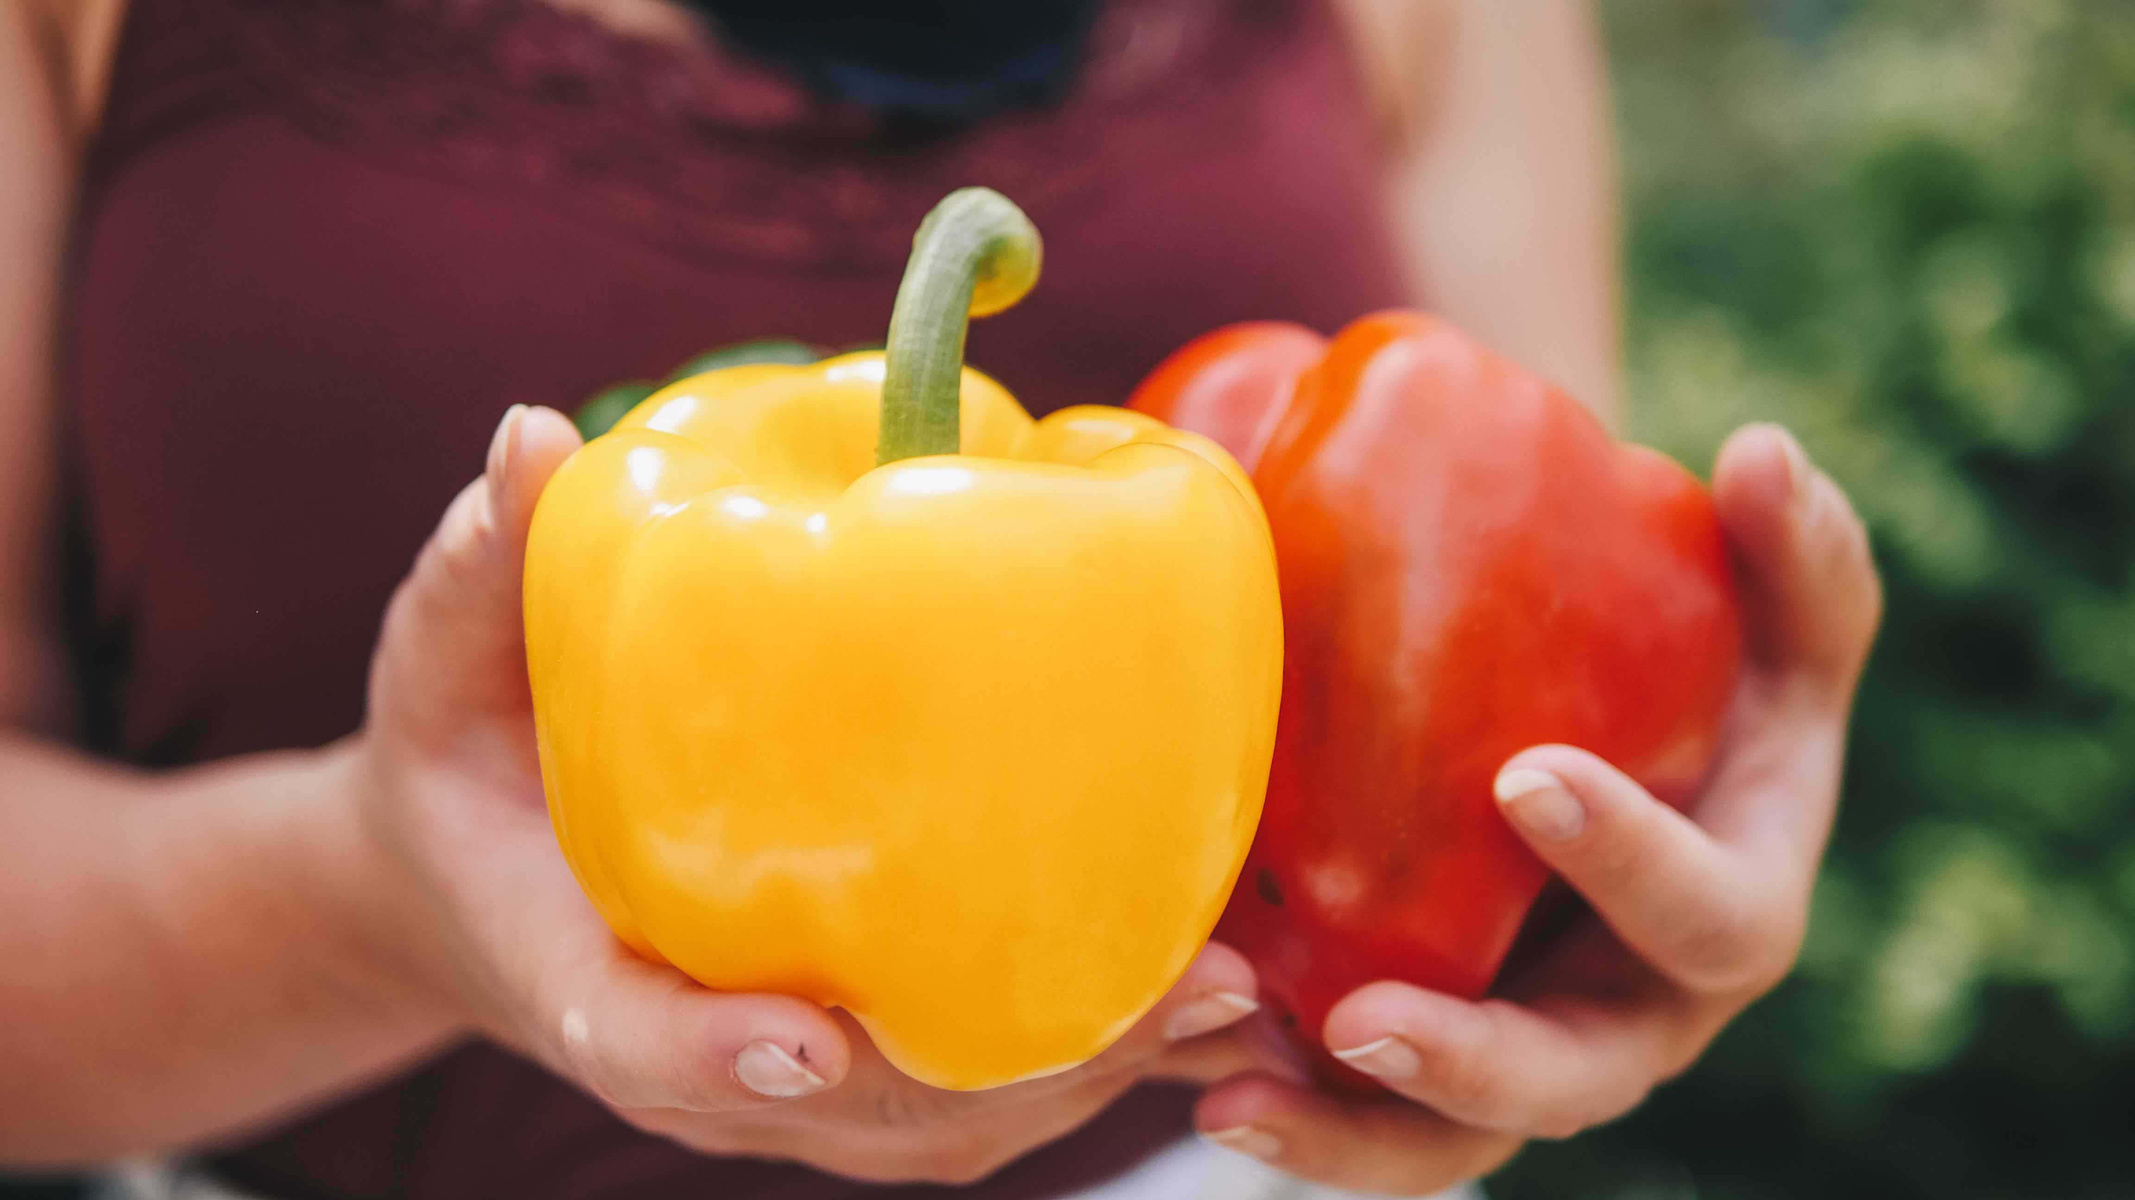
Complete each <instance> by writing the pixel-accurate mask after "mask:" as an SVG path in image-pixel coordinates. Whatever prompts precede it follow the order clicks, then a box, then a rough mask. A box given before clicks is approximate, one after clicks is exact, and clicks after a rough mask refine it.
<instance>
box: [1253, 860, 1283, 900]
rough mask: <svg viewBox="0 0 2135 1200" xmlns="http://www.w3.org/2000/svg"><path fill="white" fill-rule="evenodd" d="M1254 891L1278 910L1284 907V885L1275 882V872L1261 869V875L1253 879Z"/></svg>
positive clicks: (1264, 868)
mask: <svg viewBox="0 0 2135 1200" xmlns="http://www.w3.org/2000/svg"><path fill="white" fill-rule="evenodd" d="M1253 890H1255V891H1257V892H1259V893H1260V898H1261V899H1263V900H1265V901H1267V902H1268V903H1270V904H1272V905H1274V906H1275V907H1277V908H1281V907H1282V885H1281V884H1278V883H1276V882H1275V872H1273V871H1270V870H1268V869H1267V868H1266V867H1262V868H1260V874H1258V875H1256V876H1254V877H1253Z"/></svg>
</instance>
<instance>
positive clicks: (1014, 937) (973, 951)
mask: <svg viewBox="0 0 2135 1200" xmlns="http://www.w3.org/2000/svg"><path fill="white" fill-rule="evenodd" d="M1038 261H1039V242H1038V236H1037V231H1036V230H1035V229H1033V228H1032V227H1031V225H1030V222H1029V221H1028V220H1027V219H1026V218H1025V217H1024V215H1023V213H1022V212H1021V211H1020V210H1019V209H1017V208H1016V207H1015V206H1014V205H1013V204H1011V203H1009V202H1008V201H1007V200H1006V199H1005V198H1003V197H1001V196H1000V195H998V194H996V193H993V192H990V191H986V190H984V189H976V188H970V189H964V190H962V191H959V192H956V193H953V194H952V195H950V196H949V197H948V198H947V199H946V200H944V201H943V202H942V203H941V205H939V206H938V207H937V208H936V209H935V211H934V212H933V213H932V214H931V215H930V216H929V217H928V218H927V221H926V223H925V224H924V225H922V226H921V228H920V230H919V233H918V236H917V237H916V238H915V239H914V246H913V252H912V259H911V263H910V265H909V266H908V268H907V271H906V275H905V280H904V283H903V285H902V287H901V288H900V289H899V291H898V295H897V302H896V307H895V309H894V311H893V314H892V317H891V321H890V331H889V339H888V343H887V349H886V350H885V351H882V352H875V353H863V354H848V355H844V356H841V357H837V358H832V359H829V360H827V361H824V362H821V363H816V364H813V365H808V366H783V365H753V366H741V367H732V368H728V369H725V370H719V371H714V372H711V373H709V374H703V375H698V376H695V377H693V378H689V379H684V380H681V381H679V382H676V383H674V384H672V385H670V386H668V387H665V388H663V389H662V390H660V391H658V392H656V393H655V394H653V395H651V396H650V397H648V398H647V399H645V400H644V401H643V402H642V403H641V404H639V405H638V406H637V407H636V408H635V409H633V410H632V411H631V412H630V414H629V415H628V416H627V417H625V418H624V419H623V420H622V421H621V422H620V423H619V424H618V425H617V426H616V427H615V429H614V430H613V431H612V432H610V433H608V434H606V435H604V436H602V437H599V438H596V439H594V440H593V441H591V442H589V443H587V444H586V445H585V447H584V448H582V449H581V450H579V451H578V452H577V453H576V454H575V455H574V456H573V457H572V458H571V459H570V460H569V461H568V462H566V463H565V464H564V466H563V467H562V469H560V470H559V471H558V472H557V473H556V475H555V477H554V479H553V480H552V481H551V482H550V483H549V485H548V488H547V490H546V491H545V492H544V493H543V495H542V498H541V501H540V505H539V507H538V509H537V511H536V513H535V517H534V525H533V532H532V535H531V537H530V539H529V542H528V546H527V558H526V640H527V662H528V667H529V670H530V673H531V677H532V683H533V694H534V708H535V724H536V729H537V732H538V736H539V743H540V751H541V769H542V776H543V780H544V782H545V785H546V788H547V793H548V799H549V812H550V816H551V818H552V820H553V822H554V825H555V829H556V835H557V839H558V841H559V842H560V843H561V845H562V848H563V852H564V856H565V857H566V859H568V860H569V862H570V865H571V869H572V870H573V871H574V872H575V873H576V875H577V877H578V880H579V883H580V884H581V885H582V886H583V887H584V889H585V891H586V894H587V896H588V897H590V899H591V900H592V902H593V904H594V906H595V907H596V908H597V909H598V910H599V911H600V913H601V915H602V916H603V917H604V918H605V919H606V920H607V922H608V923H609V925H610V926H612V927H613V928H614V930H615V932H616V934H617V936H619V937H620V938H621V939H622V940H623V941H624V942H626V943H627V944H628V945H629V946H631V947H632V948H633V949H635V950H636V951H637V952H638V953H640V954H642V955H644V956H646V957H647V958H650V959H653V960H656V961H660V962H665V963H670V964H672V965H674V966H675V967H677V968H679V969H680V970H681V971H683V972H684V973H686V974H688V975H689V976H690V977H692V978H694V979H696V980H697V981H699V982H700V983H703V984H704V985H706V986H708V987H711V988H715V989H720V990H725V991H750V992H778V993H785V994H789V995H796V996H802V997H806V998H809V999H811V1000H814V1001H817V1002H819V1003H822V1004H825V1005H835V1006H840V1007H843V1008H844V1009H846V1010H847V1011H848V1012H850V1013H851V1014H852V1015H853V1016H854V1017H855V1018H856V1019H857V1020H858V1021H859V1022H860V1024H861V1025H862V1026H863V1027H864V1028H865V1029H866V1030H867V1032H868V1034H869V1036H870V1037H871V1038H872V1039H873V1040H874V1041H875V1043H876V1044H877V1045H878V1046H879V1047H880V1048H881V1050H882V1051H883V1053H884V1054H885V1055H886V1056H887V1057H888V1058H889V1060H890V1061H891V1062H892V1063H894V1064H895V1065H896V1066H897V1067H899V1068H900V1069H902V1070H903V1071H905V1072H906V1073H907V1074H909V1075H911V1076H913V1077H914V1078H917V1079H919V1080H921V1081H923V1082H926V1083H930V1084H934V1085H936V1086H940V1087H947V1088H959V1089H972V1088H983V1087H991V1086H995V1085H999V1084H1005V1083H1010V1082H1013V1081H1016V1080H1019V1079H1028V1078H1033V1077H1036V1076H1040V1075H1045V1074H1049V1073H1052V1072H1055V1071H1060V1070H1064V1069H1067V1068H1069V1067H1072V1066H1075V1065H1077V1064H1079V1063H1082V1062H1084V1061H1087V1060H1088V1059H1090V1058H1091V1057H1093V1056H1095V1055H1096V1054H1097V1053H1098V1052H1100V1051H1101V1050H1103V1049H1104V1048H1105V1047H1106V1046H1108V1045H1109V1044H1111V1042H1112V1041H1114V1040H1115V1039H1116V1038H1118V1037H1119V1035H1120V1034H1122V1033H1124V1032H1125V1031H1126V1030H1127V1028H1128V1027H1129V1026H1131V1025H1132V1024H1133V1023H1134V1022H1135V1021H1136V1020H1137V1019H1138V1018H1139V1017H1141V1016H1142V1015H1143V1014H1144V1013H1146V1012H1147V1011H1148V1010H1149V1009H1150V1008H1151V1007H1152V1006H1153V1005H1154V1004H1155V1003H1156V1001H1157V1000H1158V999H1159V998H1160V997H1161V996H1162V995H1163V993H1164V992H1165V991H1166V990H1167V989H1168V988H1169V987H1170V985H1171V984H1172V983H1173V982H1174V981H1175V980H1176V979H1177V978H1178V977H1179V976H1180V975H1181V974H1182V973H1183V972H1184V970H1185V968H1186V967H1187V965H1188V964H1189V963H1190V962H1191V961H1192V959H1193V957H1194V955H1195V954H1196V953H1197V952H1198V951H1199V949H1200V948H1201V946H1202V945H1203V944H1204V943H1205V942H1206V941H1207V938H1208V935H1209V932H1210V930H1211V929H1212V928H1213V927H1214V925H1215V922H1216V918H1217V915H1218V914H1219V913H1220V912H1221V910H1222V907H1223V903H1224V899H1225V897H1226V896H1227V895H1228V894H1229V892H1230V889H1231V884H1232V882H1233V880H1234V878H1235V877H1236V875H1237V873H1238V870H1239V866H1240V863H1241V862H1242V861H1243V859H1244V855H1245V851H1246V847H1247V845H1248V844H1249V843H1250V842H1251V841H1252V837H1253V832H1254V829H1255V826H1256V824H1257V822H1258V820H1259V816H1260V807H1261V800H1262V797H1263V794H1264V792H1265V788H1266V783H1267V772H1268V762H1269V757H1270V754H1271V753H1272V749H1273V742H1274V733H1275V715H1276V708H1277V702H1278V693H1279V691H1280V687H1281V675H1282V620H1281V615H1280V612H1279V602H1278V598H1277V588H1276V578H1275V559H1274V552H1273V549H1272V543H1271V541H1270V538H1269V535H1268V530H1267V522H1266V518H1265V517H1264V515H1263V514H1262V512H1261V510H1260V506H1259V502H1258V501H1257V500H1256V499H1255V498H1254V494H1253V490H1252V487H1251V485H1250V483H1249V482H1248V481H1247V479H1246V477H1245V475H1244V474H1243V473H1242V472H1241V471H1240V470H1239V468H1238V466H1237V464H1236V463H1235V462H1233V461H1232V460H1231V458H1230V457H1229V456H1228V455H1227V454H1226V453H1225V452H1224V451H1223V450H1222V449H1221V448H1220V447H1218V446H1217V445H1216V444H1215V443H1214V442H1211V441H1209V440H1207V439H1205V438H1202V437H1200V436H1198V435H1195V434H1191V433H1186V432H1183V431H1179V430H1174V429H1171V428H1169V427H1168V426H1165V425H1164V424H1162V423H1160V422H1158V421H1156V420H1154V419H1152V418H1149V417H1144V416H1140V415H1139V414H1136V413H1132V412H1128V411H1125V410H1123V409H1112V408H1097V407H1080V408H1071V409H1067V410H1064V411H1061V412H1057V413H1054V414H1052V415H1051V416H1048V417H1046V418H1045V419H1044V420H1039V421H1034V420H1032V419H1031V418H1030V417H1029V416H1028V415H1027V414H1026V413H1025V412H1024V410H1023V409H1022V407H1021V406H1020V405H1018V404H1017V402H1016V400H1015V399H1014V398H1013V397H1012V396H1010V395H1009V394H1008V392H1007V391H1005V390H1004V389H1003V388H1002V387H1001V386H1000V385H999V384H997V383H995V382H994V381H993V380H991V379H989V378H987V377H986V376H984V375H982V374H980V373H978V372H977V371H974V370H971V369H969V368H966V367H964V366H963V349H964V334H965V328H966V323H967V321H968V318H969V317H970V316H982V315H985V314H988V313H992V312H997V311H999V310H1000V309H1003V308H1006V307H1008V306H1009V305H1011V304H1013V303H1015V301H1016V300H1017V299H1018V298H1020V297H1021V296H1022V295H1023V294H1024V293H1025V292H1027V291H1028V290H1029V289H1030V287H1031V286H1032V284H1033V283H1034V282H1035V281H1036V277H1037V270H1038Z"/></svg>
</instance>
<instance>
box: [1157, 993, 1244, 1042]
mask: <svg viewBox="0 0 2135 1200" xmlns="http://www.w3.org/2000/svg"><path fill="white" fill-rule="evenodd" d="M1259 1009H1260V1002H1259V1001H1258V1000H1255V999H1253V998H1252V997H1251V996H1241V995H1239V994H1238V993H1236V992H1210V993H1209V994H1208V995H1206V996H1203V997H1201V998H1200V999H1199V1000H1196V1001H1194V1002H1193V1003H1191V1004H1188V1005H1184V1006H1182V1007H1181V1008H1180V1009H1179V1011H1177V1012H1175V1013H1173V1014H1171V1019H1170V1020H1168V1021H1166V1022H1164V1037H1165V1039H1166V1040H1168V1041H1173V1042H1177V1041H1184V1040H1185V1039H1187V1038H1190V1037H1199V1036H1201V1035H1202V1034H1204V1033H1213V1032H1214V1031H1216V1030H1218V1029H1221V1028H1223V1027H1224V1026H1225V1025H1229V1024H1230V1023H1232V1022H1233V1021H1237V1020H1239V1019H1241V1018H1243V1017H1247V1016H1250V1015H1251V1014H1253V1013H1254V1012H1257V1011H1259Z"/></svg>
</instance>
